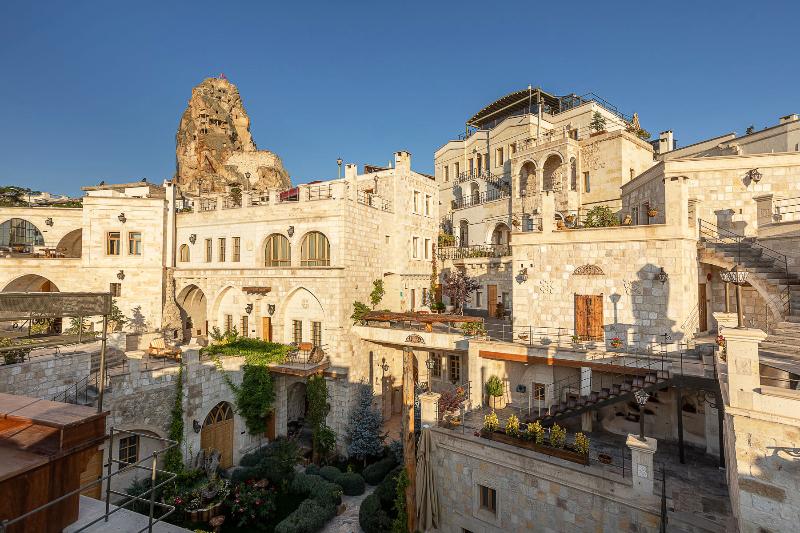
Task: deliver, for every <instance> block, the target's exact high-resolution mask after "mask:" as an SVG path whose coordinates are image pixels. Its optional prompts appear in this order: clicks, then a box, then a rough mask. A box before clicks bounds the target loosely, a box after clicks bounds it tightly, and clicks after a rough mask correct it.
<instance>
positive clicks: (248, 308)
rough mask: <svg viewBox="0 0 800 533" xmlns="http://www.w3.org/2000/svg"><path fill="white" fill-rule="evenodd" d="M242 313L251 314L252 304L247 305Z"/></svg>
mask: <svg viewBox="0 0 800 533" xmlns="http://www.w3.org/2000/svg"><path fill="white" fill-rule="evenodd" d="M244 311H245V312H246V313H247V314H248V315H249V314H250V313H252V312H253V304H247V305H245V306H244Z"/></svg>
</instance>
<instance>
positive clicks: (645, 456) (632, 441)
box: [625, 435, 658, 496]
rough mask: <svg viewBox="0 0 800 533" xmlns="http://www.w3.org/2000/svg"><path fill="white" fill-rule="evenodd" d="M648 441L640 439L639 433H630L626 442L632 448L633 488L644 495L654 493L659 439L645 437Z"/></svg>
mask: <svg viewBox="0 0 800 533" xmlns="http://www.w3.org/2000/svg"><path fill="white" fill-rule="evenodd" d="M645 441H646V442H642V441H641V440H639V436H638V435H628V440H627V441H626V442H625V444H626V445H627V446H628V448H630V449H631V465H632V475H631V477H632V479H633V490H635V491H636V492H637V493H639V494H641V495H643V496H650V495H652V494H653V478H654V477H655V476H654V472H653V455H654V454H655V453H656V448H657V447H658V441H656V439H652V438H650V437H645Z"/></svg>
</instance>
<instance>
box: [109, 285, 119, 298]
mask: <svg viewBox="0 0 800 533" xmlns="http://www.w3.org/2000/svg"><path fill="white" fill-rule="evenodd" d="M108 292H110V293H111V296H113V297H114V298H118V297H120V296H122V283H110V284H109V290H108Z"/></svg>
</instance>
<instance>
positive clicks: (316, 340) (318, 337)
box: [311, 322, 322, 346]
mask: <svg viewBox="0 0 800 533" xmlns="http://www.w3.org/2000/svg"><path fill="white" fill-rule="evenodd" d="M311 343H312V344H313V345H314V346H322V322H312V323H311Z"/></svg>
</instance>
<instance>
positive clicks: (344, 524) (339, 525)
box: [322, 485, 377, 533]
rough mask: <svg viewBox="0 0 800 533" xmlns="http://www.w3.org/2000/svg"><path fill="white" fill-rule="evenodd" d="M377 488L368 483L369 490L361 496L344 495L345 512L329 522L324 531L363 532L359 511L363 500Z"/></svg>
mask: <svg viewBox="0 0 800 533" xmlns="http://www.w3.org/2000/svg"><path fill="white" fill-rule="evenodd" d="M376 488H377V487H370V486H369V485H367V490H366V491H365V492H364V494H362V495H361V496H342V503H343V504H344V505H345V510H344V512H343V513H342V514H340V515H338V516H336V517H334V518H333V520H331V521H330V522H328V523H327V525H326V526H325V528H324V529H323V530H322V533H361V532H362V531H363V530H362V529H361V526H360V525H359V524H358V511H359V509H360V508H361V502H363V501H364V499H365V498H366V497H367V496H369V495H370V494H372V492H373V491H374V490H375V489H376Z"/></svg>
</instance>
